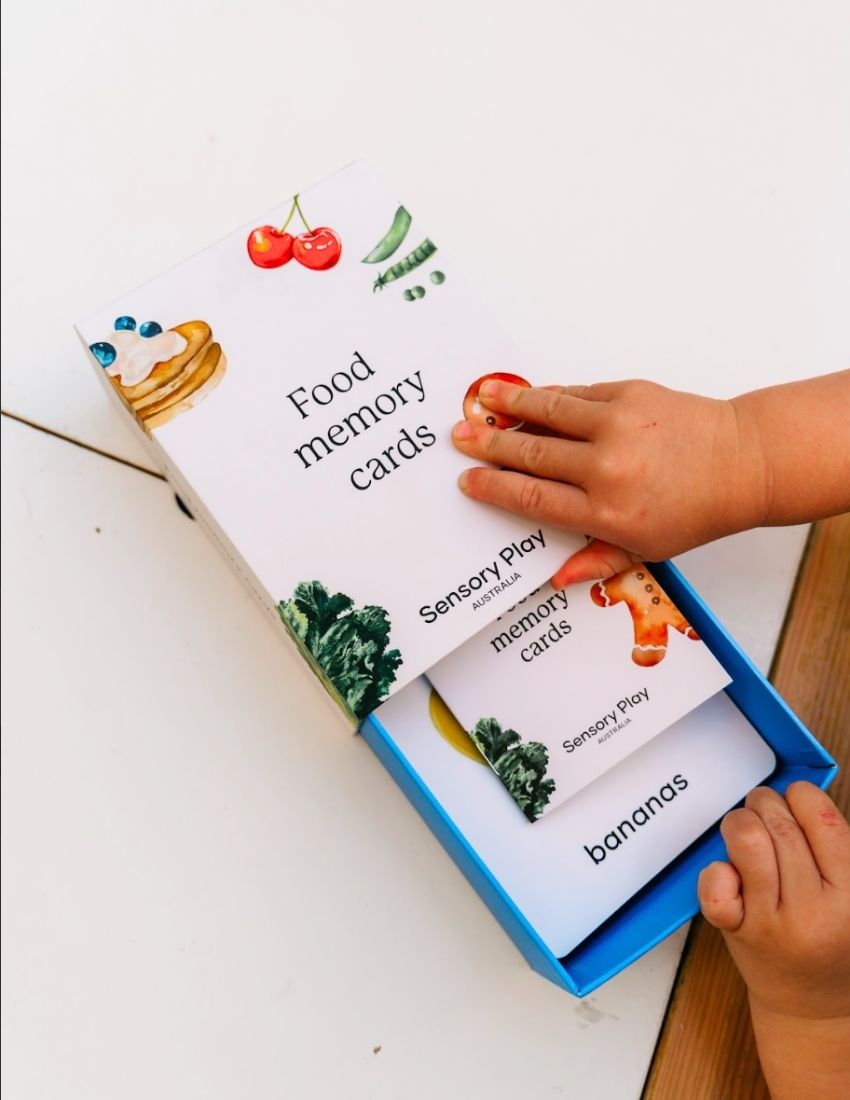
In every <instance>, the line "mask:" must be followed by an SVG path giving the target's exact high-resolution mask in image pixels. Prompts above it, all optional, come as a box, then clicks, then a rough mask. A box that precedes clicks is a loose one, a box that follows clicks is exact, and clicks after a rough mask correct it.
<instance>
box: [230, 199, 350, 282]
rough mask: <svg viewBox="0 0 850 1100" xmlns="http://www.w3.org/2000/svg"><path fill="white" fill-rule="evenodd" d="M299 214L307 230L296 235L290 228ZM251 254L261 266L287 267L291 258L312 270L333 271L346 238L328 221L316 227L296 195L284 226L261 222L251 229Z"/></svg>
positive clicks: (253, 260)
mask: <svg viewBox="0 0 850 1100" xmlns="http://www.w3.org/2000/svg"><path fill="white" fill-rule="evenodd" d="M296 214H297V215H298V217H299V218H300V219H301V222H302V224H303V226H304V232H303V233H299V234H298V235H297V236H293V235H292V234H291V233H289V232H288V229H289V225H290V223H291V221H292V219H293V218H294V217H295V215H296ZM248 255H249V256H250V258H251V262H252V263H254V264H256V265H257V267H263V268H272V267H283V265H284V264H288V263H289V261H290V260H296V261H297V262H298V263H299V264H301V265H302V266H303V267H307V268H309V269H310V270H311V271H329V270H330V269H331V268H332V267H336V265H337V264H338V263H339V258H340V256H341V255H342V241H341V240H340V237H339V234H338V233H337V232H336V231H335V230H333V229H329V228H328V226H326V225H321V226H318V227H317V228H316V229H312V228H311V227H310V224H309V222H308V221H307V219H306V218H305V217H304V212H303V210H302V209H301V203H300V202H299V200H298V196H297V195H295V196H294V197H293V199H292V205H291V206H290V208H289V215H288V217H287V219H286V221H285V222H284V223H283V225H282V226H281V227H280V229H277V228H275V226H273V225H261V226H259V227H258V228H257V229H252V230H251V232H250V233H249V234H248Z"/></svg>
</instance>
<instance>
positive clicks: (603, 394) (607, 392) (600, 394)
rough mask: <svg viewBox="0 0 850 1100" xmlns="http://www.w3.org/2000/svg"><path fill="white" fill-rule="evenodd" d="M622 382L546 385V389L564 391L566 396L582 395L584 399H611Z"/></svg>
mask: <svg viewBox="0 0 850 1100" xmlns="http://www.w3.org/2000/svg"><path fill="white" fill-rule="evenodd" d="M620 385H621V383H620V382H595V383H594V384H593V385H592V386H544V387H543V389H544V390H551V391H552V392H553V393H562V394H564V396H565V397H580V398H581V399H582V401H610V400H611V398H612V397H613V396H614V394H615V393H616V392H617V389H618V388H619V386H620Z"/></svg>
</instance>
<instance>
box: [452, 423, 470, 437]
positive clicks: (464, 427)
mask: <svg viewBox="0 0 850 1100" xmlns="http://www.w3.org/2000/svg"><path fill="white" fill-rule="evenodd" d="M452 434H453V435H454V437H455V439H460V440H464V439H472V437H473V436H474V435H475V428H473V426H472V425H471V424H470V423H469V421H468V420H461V421H459V422H458V423H457V424H455V426H454V429H453V431H452Z"/></svg>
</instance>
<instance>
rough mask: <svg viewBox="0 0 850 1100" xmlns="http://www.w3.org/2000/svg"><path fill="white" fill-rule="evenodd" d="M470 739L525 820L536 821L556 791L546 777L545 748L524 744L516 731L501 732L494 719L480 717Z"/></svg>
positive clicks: (547, 761) (543, 746) (470, 734)
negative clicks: (505, 788)
mask: <svg viewBox="0 0 850 1100" xmlns="http://www.w3.org/2000/svg"><path fill="white" fill-rule="evenodd" d="M469 736H470V737H471V738H472V740H473V741H474V742H475V744H476V745H477V747H478V749H479V750H480V752H481V754H482V755H483V756H484V757H485V759H486V760H487V762H488V763H489V764H490V766H491V767H492V768H493V770H494V771H495V772H496V774H497V775H498V776H499V778H500V779H501V781H502V782H503V783H504V785H505V786H506V787H507V789H508V792H509V793H510V794H511V796H512V797H513V799H514V801H515V802H516V804H517V805H518V806H519V808H520V809H521V810H522V812H523V813H524V814H525V816H526V817H527V818H528V820H529V821H536V820H537V818H538V817H540V815H541V814H542V813H543V811H544V809H545V808H546V806H547V805H548V803H549V799H550V798H551V796H552V794H553V793H554V791H555V780H554V779H546V778H545V776H546V769H547V768H548V766H549V750H548V749H547V748H546V746H545V745H542V744H541V743H540V742H539V741H523V740H522V738H521V737H520V735H519V734H518V733H517V732H516V730H511V729H502V727H501V725H500V724H499V723H498V722H497V721H496V719H495V718H481V719H480V720H479V721H478V722H476V723H475V726H474V727H473V728H472V729H471V730H470V731H469Z"/></svg>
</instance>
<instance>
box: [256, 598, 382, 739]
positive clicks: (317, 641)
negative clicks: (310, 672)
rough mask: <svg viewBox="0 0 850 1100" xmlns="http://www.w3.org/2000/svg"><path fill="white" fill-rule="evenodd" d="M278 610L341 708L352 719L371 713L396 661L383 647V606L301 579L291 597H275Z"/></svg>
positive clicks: (380, 698)
mask: <svg viewBox="0 0 850 1100" xmlns="http://www.w3.org/2000/svg"><path fill="white" fill-rule="evenodd" d="M278 612H279V614H280V617H281V619H282V620H283V624H284V626H285V627H286V629H287V630H288V631H289V633H290V635H291V636H292V637H293V638H294V639H295V641H296V642H297V644H298V645H299V647H300V648H301V649H302V651H303V652H305V653H306V654H307V655H308V657H309V658H310V660H311V664H312V665H313V668H314V669H315V671H316V672H317V673H318V674H319V676H320V677H321V679H322V680H323V681H324V682H325V684H326V686H329V687H330V688H331V689H332V694H334V695H335V696H336V697H337V699H338V700H339V702H340V703H341V704H342V706H343V707H344V708H345V709H346V710H347V711H348V712H349V713H350V714H351V715H352V716H353V717H355V718H357V719H358V720H359V719H362V718H365V717H366V715H367V714H371V712H372V711H373V710H374V709H375V707H377V706H378V704H379V703H380V702H381V700H382V699H384V698H385V696H386V694H387V692H388V691H389V689H390V685H391V684H392V683H393V681H394V680H395V672H396V669H397V668H398V666H399V665H400V664H401V663H402V660H401V654H400V653H399V651H398V650H397V649H389V650H388V649H387V646H388V644H389V640H390V620H389V616H388V615H387V613H386V611H385V610H384V608H383V607H377V606H374V605H369V606H367V607H361V608H357V607H355V606H354V601H353V600H352V599H351V597H350V596H346V595H345V594H344V593H343V592H336V593H334V594H333V595H331V594H330V592H328V590H327V588H325V586H324V585H323V584H322V583H321V582H320V581H304V582H302V583H301V584H299V585H298V586H297V587H296V589H295V592H294V593H293V596H292V598H291V599H289V600H281V602H280V603H279V604H278Z"/></svg>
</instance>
